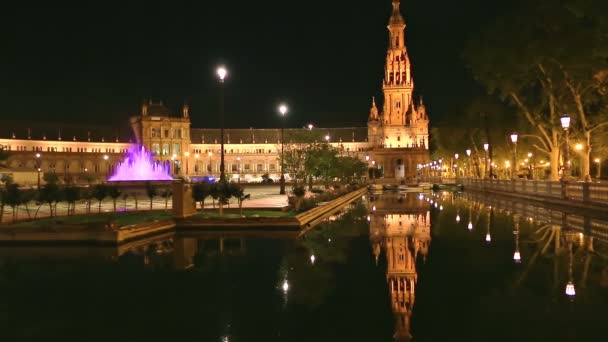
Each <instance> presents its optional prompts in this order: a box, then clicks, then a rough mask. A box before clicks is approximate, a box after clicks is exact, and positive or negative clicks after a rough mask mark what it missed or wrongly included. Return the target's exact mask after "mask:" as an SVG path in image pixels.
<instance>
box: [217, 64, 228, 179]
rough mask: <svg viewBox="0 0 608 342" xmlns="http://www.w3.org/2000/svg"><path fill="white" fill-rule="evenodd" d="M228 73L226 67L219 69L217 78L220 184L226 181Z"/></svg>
mask: <svg viewBox="0 0 608 342" xmlns="http://www.w3.org/2000/svg"><path fill="white" fill-rule="evenodd" d="M227 73H228V71H227V70H226V68H225V67H223V66H220V67H219V68H217V76H218V77H219V78H220V148H221V151H220V182H223V181H225V180H226V173H225V168H224V166H225V165H224V79H225V78H226V74H227Z"/></svg>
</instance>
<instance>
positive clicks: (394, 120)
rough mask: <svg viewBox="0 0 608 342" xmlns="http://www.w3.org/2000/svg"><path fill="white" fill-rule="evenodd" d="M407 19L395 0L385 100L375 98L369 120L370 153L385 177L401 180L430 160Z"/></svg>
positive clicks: (426, 130)
mask: <svg viewBox="0 0 608 342" xmlns="http://www.w3.org/2000/svg"><path fill="white" fill-rule="evenodd" d="M405 27H406V23H405V19H403V16H402V15H401V2H400V0H392V12H391V15H390V18H389V20H388V25H387V29H388V48H387V50H386V60H385V65H384V77H383V81H382V93H383V97H384V103H383V104H382V111H381V112H380V113H378V108H376V102H375V101H374V100H372V107H371V109H370V114H369V117H368V121H367V127H368V142H369V145H370V150H371V151H372V152H371V153H370V157H371V158H373V160H374V161H375V164H376V166H377V167H378V169H379V170H381V176H380V177H382V178H387V179H395V180H402V179H404V178H414V177H416V176H417V166H418V165H421V164H425V163H428V161H429V159H430V156H429V150H428V146H429V128H428V126H429V119H428V116H427V114H426V107H425V105H424V103H423V102H422V99H420V100H419V101H414V98H413V96H414V95H413V94H414V79H413V77H412V72H411V63H410V57H409V53H408V50H407V47H406V44H405Z"/></svg>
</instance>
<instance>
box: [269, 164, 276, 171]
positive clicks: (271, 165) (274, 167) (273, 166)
mask: <svg viewBox="0 0 608 342" xmlns="http://www.w3.org/2000/svg"><path fill="white" fill-rule="evenodd" d="M268 168H269V169H270V171H274V170H275V169H276V166H275V165H274V164H268Z"/></svg>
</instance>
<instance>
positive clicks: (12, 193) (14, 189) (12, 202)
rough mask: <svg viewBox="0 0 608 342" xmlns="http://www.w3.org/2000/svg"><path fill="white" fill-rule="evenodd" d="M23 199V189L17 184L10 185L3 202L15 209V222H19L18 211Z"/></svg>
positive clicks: (7, 187)
mask: <svg viewBox="0 0 608 342" xmlns="http://www.w3.org/2000/svg"><path fill="white" fill-rule="evenodd" d="M20 199H21V189H19V185H18V184H17V183H9V184H7V186H6V189H5V191H4V196H3V200H4V201H5V203H6V204H8V205H9V206H10V207H11V208H12V209H13V222H15V221H16V220H17V210H19V201H20Z"/></svg>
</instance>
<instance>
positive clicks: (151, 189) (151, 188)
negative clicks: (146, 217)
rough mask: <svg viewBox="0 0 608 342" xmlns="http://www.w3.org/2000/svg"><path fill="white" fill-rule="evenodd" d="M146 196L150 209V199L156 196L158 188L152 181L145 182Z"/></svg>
mask: <svg viewBox="0 0 608 342" xmlns="http://www.w3.org/2000/svg"><path fill="white" fill-rule="evenodd" d="M146 196H148V198H149V199H150V210H152V201H153V200H154V197H156V196H158V188H157V187H156V185H154V184H152V182H146Z"/></svg>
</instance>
